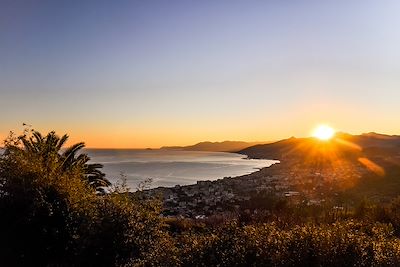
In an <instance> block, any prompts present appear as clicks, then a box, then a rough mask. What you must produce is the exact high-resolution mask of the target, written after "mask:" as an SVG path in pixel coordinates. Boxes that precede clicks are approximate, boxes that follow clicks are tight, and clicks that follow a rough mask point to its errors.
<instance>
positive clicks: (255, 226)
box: [0, 131, 400, 266]
mask: <svg viewBox="0 0 400 267" xmlns="http://www.w3.org/2000/svg"><path fill="white" fill-rule="evenodd" d="M66 140H67V137H66V136H63V137H61V138H60V137H58V136H57V135H56V134H55V133H54V132H51V133H49V134H48V135H46V136H42V135H41V134H40V133H38V132H35V131H33V132H27V133H26V134H24V135H22V136H20V137H13V136H10V138H8V139H7V140H6V142H5V148H4V153H3V154H2V156H1V157H0V214H1V220H0V236H1V238H0V261H1V263H0V265H1V266H399V265H400V238H399V236H400V208H399V207H400V204H399V203H400V198H396V199H394V200H393V201H392V202H391V203H390V204H388V205H385V206H383V205H376V204H372V203H368V202H367V201H364V202H362V203H361V202H360V204H359V207H358V208H357V209H356V210H355V211H354V212H353V213H351V214H346V216H336V217H334V218H333V219H332V217H329V216H325V217H321V216H320V214H323V213H328V211H318V213H315V212H304V211H306V210H305V208H304V207H293V206H290V205H289V204H288V203H278V202H276V203H275V202H274V203H270V202H271V201H273V199H272V198H271V197H270V196H266V197H264V198H263V197H262V196H258V199H259V201H260V206H261V207H265V208H266V209H267V210H268V213H266V214H267V215H268V216H267V217H259V218H257V219H255V218H253V217H251V216H249V217H247V218H246V219H244V217H243V214H241V215H238V216H237V217H235V218H227V217H224V216H221V217H211V218H207V219H203V220H190V219H179V218H169V219H166V218H163V217H161V216H160V214H161V205H160V202H159V201H158V200H156V199H151V200H139V199H137V198H135V196H134V195H132V194H129V193H128V191H127V188H126V187H125V186H123V185H121V186H109V182H108V181H107V180H106V179H105V177H104V175H103V174H102V173H101V171H100V167H101V166H100V165H91V164H89V163H88V162H89V158H88V156H87V155H85V154H84V153H79V152H78V151H79V150H80V149H81V148H83V144H82V143H80V144H77V145H74V146H72V147H71V148H69V149H66V150H63V149H62V147H63V145H64V144H65V142H66ZM105 188H106V190H105ZM299 211H301V212H299ZM299 214H302V215H303V216H305V217H307V218H309V219H308V220H306V219H305V220H298V218H299ZM315 214H318V220H312V218H313V216H316V215H315ZM271 218H272V219H271ZM321 218H322V219H321Z"/></svg>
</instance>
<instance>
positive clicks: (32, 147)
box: [20, 131, 111, 193]
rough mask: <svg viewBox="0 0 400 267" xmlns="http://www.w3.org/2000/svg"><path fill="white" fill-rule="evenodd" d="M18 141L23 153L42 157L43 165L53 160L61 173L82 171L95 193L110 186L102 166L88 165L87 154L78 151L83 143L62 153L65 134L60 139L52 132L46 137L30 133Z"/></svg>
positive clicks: (88, 158) (37, 133)
mask: <svg viewBox="0 0 400 267" xmlns="http://www.w3.org/2000/svg"><path fill="white" fill-rule="evenodd" d="M20 139H21V141H22V144H23V149H24V150H25V151H27V152H29V153H33V154H36V155H38V156H40V157H42V158H43V161H44V162H45V163H46V162H47V161H48V160H49V159H51V158H55V159H56V160H57V163H58V167H59V169H60V170H61V172H68V171H71V170H73V169H76V168H80V169H81V170H82V171H83V179H85V180H86V181H87V182H88V183H89V185H90V186H91V187H93V188H94V189H95V190H96V191H97V192H99V193H104V187H107V186H109V185H111V183H110V182H109V181H108V180H107V178H106V177H105V174H104V173H103V172H102V171H101V170H100V169H101V168H102V167H103V165H102V164H94V163H89V161H90V157H89V156H88V155H87V154H84V153H80V150H81V149H83V148H84V147H85V143H83V142H81V143H77V144H75V145H72V146H71V147H69V148H67V149H66V150H64V151H63V146H64V145H65V143H66V142H67V140H68V135H66V134H65V135H63V136H62V137H61V138H60V137H59V136H57V135H56V133H55V132H54V131H52V132H50V133H48V134H47V136H42V135H41V133H39V132H37V131H32V135H31V136H30V137H29V138H28V137H27V136H26V135H23V136H21V137H20Z"/></svg>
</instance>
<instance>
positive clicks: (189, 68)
mask: <svg viewBox="0 0 400 267" xmlns="http://www.w3.org/2000/svg"><path fill="white" fill-rule="evenodd" d="M399 14H400V1H397V0H393V1H385V0H380V1H368V0H359V1H351V0H338V1H320V0H315V1H294V0H293V1H289V0H288V1H282V0H276V1H234V0H229V1H219V0H213V1H172V0H171V1H133V0H132V1H97V0H96V1H50V0H49V1H34V0H26V1H18V0H3V1H1V2H0V93H1V94H0V137H2V138H4V136H6V135H7V133H8V131H10V130H16V131H20V130H21V129H22V126H21V125H22V123H23V122H26V123H29V124H32V125H33V127H34V128H35V129H38V130H41V131H48V130H51V129H54V130H56V131H57V132H59V133H60V134H61V133H69V134H70V136H71V139H72V140H71V141H73V142H77V141H81V140H83V141H86V143H87V145H88V146H89V147H129V148H131V147H158V146H161V145H187V144H192V143H195V142H198V141H204V140H210V141H223V140H248V141H256V140H259V141H261V140H276V139H280V138H286V137H290V136H308V135H309V133H310V131H311V129H312V128H313V127H315V126H316V125H317V124H319V123H328V124H330V125H332V126H333V127H335V128H336V129H338V130H341V131H346V132H350V133H361V132H369V131H376V132H382V133H388V134H400V16H399Z"/></svg>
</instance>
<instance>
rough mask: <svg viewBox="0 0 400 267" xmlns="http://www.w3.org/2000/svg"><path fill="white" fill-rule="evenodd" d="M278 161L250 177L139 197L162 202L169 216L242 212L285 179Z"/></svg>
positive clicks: (144, 193)
mask: <svg viewBox="0 0 400 267" xmlns="http://www.w3.org/2000/svg"><path fill="white" fill-rule="evenodd" d="M233 153H235V152H233ZM242 155H243V154H242ZM248 159H249V160H250V159H252V158H248ZM276 161H277V162H275V163H273V164H272V165H270V166H267V167H263V168H260V169H258V170H255V171H254V172H252V173H249V174H244V175H239V176H234V177H223V178H220V179H217V180H213V181H210V180H206V181H197V182H196V183H195V184H191V185H183V186H181V185H176V186H174V187H157V188H152V189H147V190H143V191H141V192H135V194H139V196H141V197H143V196H144V197H159V198H161V199H162V202H163V206H164V212H163V214H164V215H165V216H183V217H192V218H197V217H204V216H210V215H214V214H216V213H225V212H235V211H238V210H239V209H240V207H241V203H244V202H246V201H249V200H250V199H251V198H252V196H254V195H257V194H258V193H260V192H262V191H266V190H267V191H272V190H275V185H278V184H279V179H280V178H281V177H279V176H278V175H279V173H280V172H281V170H282V168H284V167H285V166H286V164H282V162H281V161H278V160H276ZM282 189H285V188H282Z"/></svg>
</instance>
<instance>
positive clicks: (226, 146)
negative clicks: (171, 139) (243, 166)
mask: <svg viewBox="0 0 400 267" xmlns="http://www.w3.org/2000/svg"><path fill="white" fill-rule="evenodd" d="M266 143H267V142H243V141H224V142H208V141H207V142H200V143H197V144H195V145H192V146H164V147H161V149H168V150H185V151H213V152H234V151H239V150H243V149H245V148H248V147H251V146H254V145H258V144H266Z"/></svg>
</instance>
